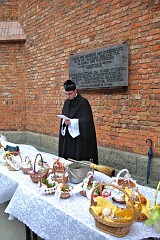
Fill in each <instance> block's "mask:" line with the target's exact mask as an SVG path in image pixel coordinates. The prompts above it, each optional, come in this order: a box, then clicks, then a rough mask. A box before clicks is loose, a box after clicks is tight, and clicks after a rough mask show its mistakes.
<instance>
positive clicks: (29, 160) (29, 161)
mask: <svg viewBox="0 0 160 240" xmlns="http://www.w3.org/2000/svg"><path fill="white" fill-rule="evenodd" d="M27 160H28V163H30V166H32V163H31V162H32V161H31V159H30V158H29V157H28V156H26V157H25V159H24V161H25V162H27Z"/></svg>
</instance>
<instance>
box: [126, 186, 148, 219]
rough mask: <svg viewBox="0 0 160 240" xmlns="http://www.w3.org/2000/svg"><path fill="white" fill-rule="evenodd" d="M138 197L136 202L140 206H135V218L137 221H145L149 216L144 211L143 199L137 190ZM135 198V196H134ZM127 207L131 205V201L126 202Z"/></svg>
mask: <svg viewBox="0 0 160 240" xmlns="http://www.w3.org/2000/svg"><path fill="white" fill-rule="evenodd" d="M136 193H137V195H136V199H135V202H136V203H138V206H137V207H135V220H136V222H143V221H145V220H146V219H147V216H146V215H145V214H144V213H143V212H142V200H141V194H140V192H138V190H137V191H136ZM133 198H134V197H133ZM126 205H127V207H131V204H130V202H129V201H128V202H126Z"/></svg>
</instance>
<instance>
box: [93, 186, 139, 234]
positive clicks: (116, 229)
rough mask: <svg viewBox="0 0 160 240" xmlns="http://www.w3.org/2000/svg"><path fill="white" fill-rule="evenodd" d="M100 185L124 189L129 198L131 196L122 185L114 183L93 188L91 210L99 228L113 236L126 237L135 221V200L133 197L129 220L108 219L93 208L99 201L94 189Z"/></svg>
mask: <svg viewBox="0 0 160 240" xmlns="http://www.w3.org/2000/svg"><path fill="white" fill-rule="evenodd" d="M100 186H105V187H109V188H111V189H113V190H116V189H117V190H119V191H122V192H123V193H124V194H125V195H127V196H128V198H131V196H130V195H129V194H128V193H127V192H126V191H125V190H124V189H123V188H122V187H119V186H116V185H114V184H99V185H97V186H96V187H95V188H94V189H93V191H92V194H91V201H90V208H89V211H90V213H91V215H92V216H93V217H94V220H95V225H96V227H97V228H98V229H99V230H101V231H103V232H105V233H108V234H110V235H112V236H116V237H124V236H126V235H127V234H128V233H129V231H130V227H131V225H132V224H133V223H134V222H135V208H134V201H133V200H132V199H131V208H130V211H131V213H132V214H131V218H130V219H127V221H124V222H123V221H119V220H118V219H114V218H113V220H112V221H111V220H109V219H108V220H106V219H104V218H103V217H102V216H101V215H100V214H96V213H95V211H94V210H93V207H95V206H96V205H97V203H96V202H95V201H94V199H93V195H94V191H95V190H96V188H98V187H100ZM124 210H128V209H124Z"/></svg>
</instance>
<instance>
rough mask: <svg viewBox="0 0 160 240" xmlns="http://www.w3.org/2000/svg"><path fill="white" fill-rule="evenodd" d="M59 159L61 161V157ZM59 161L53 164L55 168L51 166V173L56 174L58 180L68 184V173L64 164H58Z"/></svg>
mask: <svg viewBox="0 0 160 240" xmlns="http://www.w3.org/2000/svg"><path fill="white" fill-rule="evenodd" d="M57 161H59V159H58V160H57ZM57 161H56V162H55V163H54V164H53V168H52V169H51V168H50V170H51V172H50V173H49V174H53V175H54V178H55V181H56V182H58V183H62V182H63V183H64V184H66V183H67V182H68V173H67V172H66V170H65V167H64V166H63V165H61V166H59V167H58V166H57Z"/></svg>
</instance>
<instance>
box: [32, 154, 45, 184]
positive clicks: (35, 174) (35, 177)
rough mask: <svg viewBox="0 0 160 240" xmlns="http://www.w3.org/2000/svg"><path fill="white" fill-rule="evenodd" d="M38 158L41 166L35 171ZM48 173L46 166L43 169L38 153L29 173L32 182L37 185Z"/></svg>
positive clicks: (41, 159)
mask: <svg viewBox="0 0 160 240" xmlns="http://www.w3.org/2000/svg"><path fill="white" fill-rule="evenodd" d="M38 157H40V161H39V162H40V165H41V168H40V169H39V170H37V169H36V164H37V159H38ZM48 171H49V168H48V167H47V166H45V167H44V161H43V158H42V155H41V154H40V153H38V154H37V155H36V157H35V160H34V168H33V170H32V171H31V172H29V175H30V177H31V180H32V182H34V183H38V182H39V181H40V178H42V179H43V178H47V176H48Z"/></svg>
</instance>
